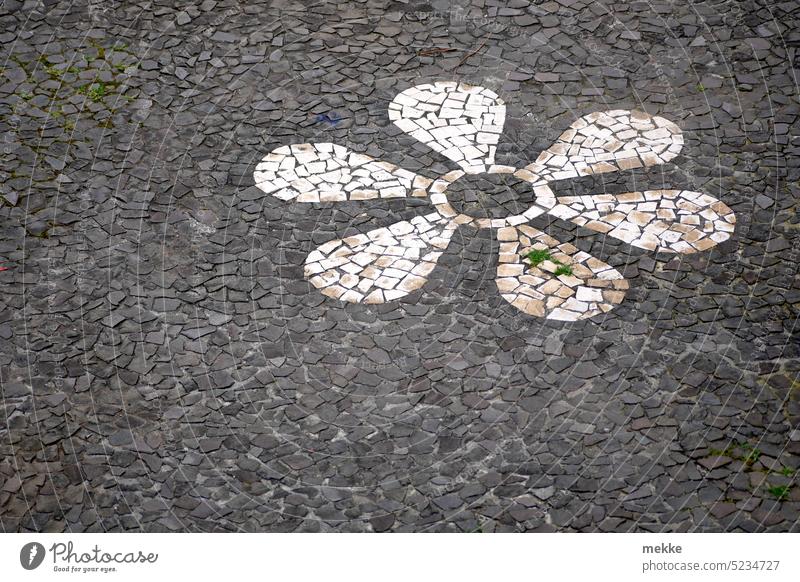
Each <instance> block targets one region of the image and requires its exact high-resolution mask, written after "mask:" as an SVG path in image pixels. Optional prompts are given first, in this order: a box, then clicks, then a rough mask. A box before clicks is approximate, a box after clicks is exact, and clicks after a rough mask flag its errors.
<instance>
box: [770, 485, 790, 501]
mask: <svg viewBox="0 0 800 582" xmlns="http://www.w3.org/2000/svg"><path fill="white" fill-rule="evenodd" d="M789 489H790V487H789V486H788V485H777V486H775V487H770V488H769V489H767V491H768V492H769V493H770V495H772V496H773V497H775V499H777V500H778V501H784V500H786V499H788V497H789Z"/></svg>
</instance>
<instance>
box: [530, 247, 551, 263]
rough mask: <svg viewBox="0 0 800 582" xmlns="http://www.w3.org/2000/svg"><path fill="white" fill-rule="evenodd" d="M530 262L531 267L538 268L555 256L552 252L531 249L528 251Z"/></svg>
mask: <svg viewBox="0 0 800 582" xmlns="http://www.w3.org/2000/svg"><path fill="white" fill-rule="evenodd" d="M527 257H528V261H530V263H531V267H536V266H538V265H540V264H541V263H544V262H545V261H549V260H550V259H552V258H553V255H551V254H550V251H548V250H547V249H531V250H530V251H528V255H527Z"/></svg>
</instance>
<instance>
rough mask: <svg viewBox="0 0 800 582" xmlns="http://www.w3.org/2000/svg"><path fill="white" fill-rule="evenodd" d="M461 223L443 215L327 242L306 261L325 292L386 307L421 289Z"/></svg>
mask: <svg viewBox="0 0 800 582" xmlns="http://www.w3.org/2000/svg"><path fill="white" fill-rule="evenodd" d="M456 228H457V225H456V223H454V222H451V220H450V219H448V218H442V217H441V216H440V215H439V214H438V213H432V214H428V215H426V216H417V217H415V218H412V219H411V220H410V221H406V220H403V221H400V222H395V223H394V224H393V225H391V226H389V227H386V228H377V229H375V230H371V231H369V232H367V233H366V234H359V235H356V236H350V237H347V238H345V239H337V240H332V241H330V242H327V243H325V244H323V245H321V246H320V247H318V248H317V249H316V250H315V251H313V252H312V253H311V254H310V255H308V257H307V258H306V267H305V275H306V277H307V278H308V279H309V281H311V284H312V285H314V287H316V288H318V289H321V290H322V293H323V294H325V295H328V296H329V297H334V298H336V299H340V300H342V301H349V302H351V303H385V302H387V301H392V300H394V299H399V298H400V297H403V296H405V295H408V294H409V293H411V292H412V291H414V290H415V289H419V288H420V287H422V286H423V285H424V284H425V282H426V281H427V280H428V279H427V277H428V275H429V274H430V272H431V271H433V269H434V267H435V266H436V262H437V261H438V260H439V257H440V256H441V255H442V253H443V252H444V250H445V249H446V248H447V245H448V244H450V238H451V237H452V236H453V232H455V229H456Z"/></svg>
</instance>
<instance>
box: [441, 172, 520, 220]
mask: <svg viewBox="0 0 800 582" xmlns="http://www.w3.org/2000/svg"><path fill="white" fill-rule="evenodd" d="M445 195H446V196H447V201H448V202H449V203H450V205H451V206H452V207H453V209H454V210H455V211H456V212H459V213H461V214H466V215H467V216H471V217H473V218H506V217H508V216H514V215H518V214H522V213H523V212H525V211H526V210H528V209H529V208H530V207H531V205H532V204H533V201H534V199H535V198H536V195H535V194H534V193H533V187H532V186H531V184H530V183H529V182H525V181H523V180H520V179H519V178H517V177H515V176H514V175H513V174H467V175H465V176H462V177H461V178H459V179H458V180H456V181H455V182H453V183H452V184H450V186H449V187H448V188H447V191H446V192H445Z"/></svg>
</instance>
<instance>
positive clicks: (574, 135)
mask: <svg viewBox="0 0 800 582" xmlns="http://www.w3.org/2000/svg"><path fill="white" fill-rule="evenodd" d="M681 148H683V134H682V132H681V130H680V128H679V127H678V126H677V125H675V124H674V123H672V122H671V121H669V120H667V119H664V118H663V117H654V116H651V115H648V114H647V113H642V112H641V111H628V110H625V109H616V110H613V111H605V112H602V111H598V112H595V113H590V114H589V115H585V116H583V117H581V118H580V119H578V120H577V121H575V123H573V124H572V125H571V126H570V127H569V129H567V130H566V131H565V132H564V133H562V134H561V137H559V138H558V141H556V143H554V144H553V145H552V146H550V147H549V148H548V149H547V150H545V151H544V152H542V153H541V154H540V155H539V157H538V158H537V160H536V161H535V162H534V163H532V164H529V165H528V166H526V167H525V168H524V169H523V170H520V171H519V173H522V174H523V175H522V176H520V177H522V178H523V179H528V180H530V181H533V182H538V181H540V180H544V181H547V182H550V181H554V180H565V179H568V178H575V177H577V176H586V175H589V174H602V173H605V172H617V171H620V170H630V169H633V168H642V167H646V166H655V165H658V164H663V163H665V162H668V161H669V160H671V159H672V158H674V157H675V156H677V155H678V154H679V153H680V151H681ZM525 172H527V173H528V174H534V175H535V176H533V177H532V176H527V175H526V174H525ZM536 178H538V180H537V179H536Z"/></svg>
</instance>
